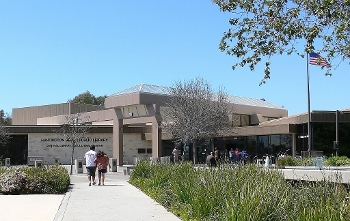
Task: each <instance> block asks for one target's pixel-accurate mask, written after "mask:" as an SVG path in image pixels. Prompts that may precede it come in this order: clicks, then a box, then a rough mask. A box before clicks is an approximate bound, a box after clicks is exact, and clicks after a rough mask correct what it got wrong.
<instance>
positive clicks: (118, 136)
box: [113, 108, 123, 166]
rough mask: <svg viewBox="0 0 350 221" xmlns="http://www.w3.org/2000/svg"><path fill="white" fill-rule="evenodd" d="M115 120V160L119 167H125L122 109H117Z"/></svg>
mask: <svg viewBox="0 0 350 221" xmlns="http://www.w3.org/2000/svg"><path fill="white" fill-rule="evenodd" d="M115 112H116V115H115V117H114V118H113V158H115V159H117V163H118V165H119V166H123V119H122V114H121V112H120V109H118V108H116V109H115Z"/></svg>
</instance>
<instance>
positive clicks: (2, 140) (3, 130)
mask: <svg viewBox="0 0 350 221" xmlns="http://www.w3.org/2000/svg"><path fill="white" fill-rule="evenodd" d="M10 138H11V137H10V132H9V129H8V128H7V127H6V126H5V125H4V124H3V123H1V122H0V147H5V146H6V145H7V144H8V142H9V141H10Z"/></svg>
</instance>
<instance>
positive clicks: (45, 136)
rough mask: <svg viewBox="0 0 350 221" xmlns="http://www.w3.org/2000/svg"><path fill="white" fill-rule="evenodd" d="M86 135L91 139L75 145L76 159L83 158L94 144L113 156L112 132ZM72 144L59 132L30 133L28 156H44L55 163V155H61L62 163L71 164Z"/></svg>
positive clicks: (46, 160)
mask: <svg viewBox="0 0 350 221" xmlns="http://www.w3.org/2000/svg"><path fill="white" fill-rule="evenodd" d="M86 137H87V138H89V139H90V140H89V141H84V142H81V143H79V144H78V146H77V147H75V153H74V159H76V158H83V157H84V154H85V153H86V152H87V151H88V150H89V149H90V146H91V145H92V144H94V145H95V146H96V150H103V151H104V152H105V153H106V154H107V155H108V156H112V149H113V139H112V134H101V133H94V134H88V135H87V136H86ZM71 145H72V144H71V143H70V142H66V141H65V139H64V137H63V136H61V135H59V134H52V133H32V134H28V156H43V157H44V162H45V163H47V164H53V163H54V158H55V157H59V160H60V162H61V163H62V164H70V161H71V160H70V159H71V154H72V147H71Z"/></svg>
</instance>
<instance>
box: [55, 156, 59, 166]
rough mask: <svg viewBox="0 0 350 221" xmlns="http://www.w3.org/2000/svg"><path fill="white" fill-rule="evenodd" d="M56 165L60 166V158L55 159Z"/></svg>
mask: <svg viewBox="0 0 350 221" xmlns="http://www.w3.org/2000/svg"><path fill="white" fill-rule="evenodd" d="M54 164H55V165H60V158H59V157H55V158H54Z"/></svg>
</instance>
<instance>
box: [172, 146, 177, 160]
mask: <svg viewBox="0 0 350 221" xmlns="http://www.w3.org/2000/svg"><path fill="white" fill-rule="evenodd" d="M172 154H173V156H174V163H176V162H177V161H179V151H178V150H177V147H175V148H174V150H173V152H172Z"/></svg>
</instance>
